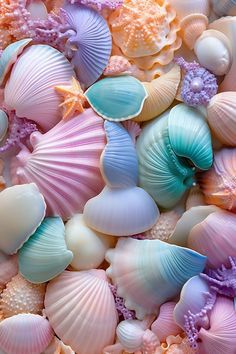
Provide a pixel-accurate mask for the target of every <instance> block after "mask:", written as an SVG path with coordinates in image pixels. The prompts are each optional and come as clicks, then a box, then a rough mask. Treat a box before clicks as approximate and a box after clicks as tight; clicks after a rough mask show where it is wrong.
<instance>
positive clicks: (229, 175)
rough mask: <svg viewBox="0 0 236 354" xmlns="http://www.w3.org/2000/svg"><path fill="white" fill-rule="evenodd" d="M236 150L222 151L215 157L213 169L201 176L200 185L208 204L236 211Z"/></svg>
mask: <svg viewBox="0 0 236 354" xmlns="http://www.w3.org/2000/svg"><path fill="white" fill-rule="evenodd" d="M235 161H236V149H226V148H224V149H221V150H219V151H217V152H216V153H215V155H214V164H213V166H212V168H211V169H210V170H209V171H207V172H204V173H201V174H199V178H198V180H199V183H200V187H201V190H202V191H203V193H204V196H205V201H206V203H207V204H215V205H217V206H219V207H220V208H222V209H227V210H230V211H232V212H235V211H236V197H235V178H234V176H235V170H236V166H235V165H234V164H235Z"/></svg>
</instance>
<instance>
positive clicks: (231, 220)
mask: <svg viewBox="0 0 236 354" xmlns="http://www.w3.org/2000/svg"><path fill="white" fill-rule="evenodd" d="M235 235H236V215H234V214H232V213H229V212H227V211H218V212H214V213H212V214H210V215H209V216H208V217H207V218H206V219H205V220H204V221H202V222H201V223H199V224H197V225H195V226H194V227H193V228H192V230H191V231H190V233H189V236H188V247H189V248H191V249H194V250H195V251H197V252H199V253H201V254H204V255H205V256H207V265H208V266H210V267H213V268H219V267H220V266H221V265H222V264H224V265H226V266H227V265H229V260H228V256H229V255H230V256H231V257H236V244H235V242H234V239H235Z"/></svg>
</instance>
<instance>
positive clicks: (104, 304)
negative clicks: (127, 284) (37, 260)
mask: <svg viewBox="0 0 236 354" xmlns="http://www.w3.org/2000/svg"><path fill="white" fill-rule="evenodd" d="M45 309H46V314H47V316H48V318H49V321H50V323H51V325H52V327H53V329H54V331H55V333H56V334H57V336H59V337H60V338H61V339H62V341H63V342H64V343H65V344H67V345H69V346H71V348H72V349H73V350H74V351H75V352H78V353H80V354H88V353H89V354H100V353H101V352H102V350H103V348H104V347H105V346H107V345H111V344H113V341H114V339H115V330H116V326H117V320H118V318H117V313H116V308H115V302H114V298H113V295H112V293H111V290H110V288H109V285H108V282H107V279H106V276H105V272H104V271H103V270H91V271H80V272H68V271H65V272H63V273H62V274H61V275H60V276H59V277H57V278H56V279H54V280H53V281H51V282H50V283H49V285H48V287H47V291H46V297H45ZM78 328H79V331H78Z"/></svg>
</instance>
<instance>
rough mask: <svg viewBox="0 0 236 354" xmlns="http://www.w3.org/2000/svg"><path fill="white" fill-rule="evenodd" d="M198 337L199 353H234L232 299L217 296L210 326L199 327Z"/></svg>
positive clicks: (235, 317)
mask: <svg viewBox="0 0 236 354" xmlns="http://www.w3.org/2000/svg"><path fill="white" fill-rule="evenodd" d="M199 339H200V340H201V342H200V343H199V344H198V345H199V354H211V353H212V354H213V353H214V354H222V353H227V354H235V348H236V311H235V307H234V302H233V300H232V299H227V298H224V297H218V298H217V300H216V303H215V306H214V307H213V310H212V312H211V314H210V328H209V329H204V328H201V329H200V331H199Z"/></svg>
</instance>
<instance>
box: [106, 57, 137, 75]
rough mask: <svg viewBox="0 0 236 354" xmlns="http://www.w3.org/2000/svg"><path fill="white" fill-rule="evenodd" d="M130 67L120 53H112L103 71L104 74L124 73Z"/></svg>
mask: <svg viewBox="0 0 236 354" xmlns="http://www.w3.org/2000/svg"><path fill="white" fill-rule="evenodd" d="M130 67H131V64H130V62H129V61H128V59H126V58H124V57H122V56H121V55H112V56H111V57H110V59H109V62H108V64H107V66H106V68H105V70H104V71H103V75H104V76H117V75H121V74H124V73H125V72H127V71H128V70H129V69H130Z"/></svg>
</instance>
